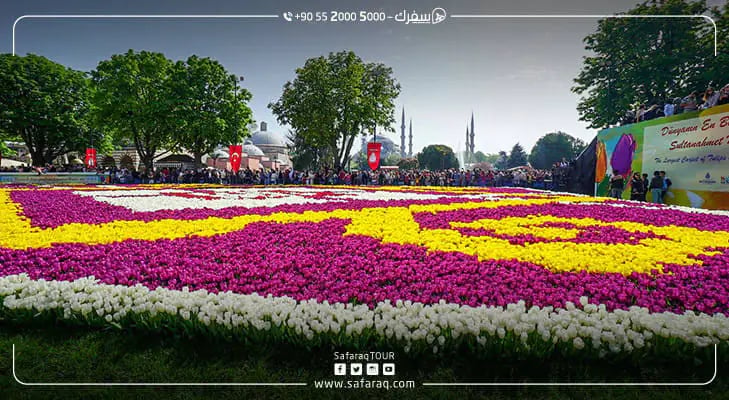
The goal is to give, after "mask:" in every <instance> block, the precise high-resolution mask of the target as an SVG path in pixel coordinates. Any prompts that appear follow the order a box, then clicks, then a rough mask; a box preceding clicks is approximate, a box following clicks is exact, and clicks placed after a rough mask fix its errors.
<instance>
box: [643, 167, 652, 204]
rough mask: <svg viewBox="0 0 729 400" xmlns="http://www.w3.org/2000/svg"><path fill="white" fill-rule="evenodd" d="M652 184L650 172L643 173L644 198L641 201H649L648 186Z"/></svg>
mask: <svg viewBox="0 0 729 400" xmlns="http://www.w3.org/2000/svg"><path fill="white" fill-rule="evenodd" d="M649 185H650V181H649V180H648V174H645V173H644V174H643V198H642V199H641V201H647V198H648V197H647V195H648V186H649Z"/></svg>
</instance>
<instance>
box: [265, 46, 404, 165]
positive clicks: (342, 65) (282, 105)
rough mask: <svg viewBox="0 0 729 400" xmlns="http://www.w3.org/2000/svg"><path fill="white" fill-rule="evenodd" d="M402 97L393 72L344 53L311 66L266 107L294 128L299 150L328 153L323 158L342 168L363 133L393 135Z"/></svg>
mask: <svg viewBox="0 0 729 400" xmlns="http://www.w3.org/2000/svg"><path fill="white" fill-rule="evenodd" d="M399 93H400V85H399V84H398V83H397V82H396V81H395V79H394V78H393V77H392V69H391V68H389V67H387V66H385V65H383V64H378V63H364V62H363V61H362V59H360V58H359V57H358V56H357V55H356V54H354V52H351V51H342V52H338V53H330V54H329V55H328V56H327V57H317V58H311V59H309V60H307V61H306V63H305V64H304V66H303V67H301V68H298V69H297V70H296V78H294V80H293V81H290V82H287V83H286V84H285V85H284V88H283V93H282V94H281V97H280V98H279V99H278V100H277V101H275V102H273V103H270V104H269V105H268V106H269V108H270V109H271V111H272V112H273V114H274V115H275V116H276V118H277V119H278V121H279V123H281V124H287V125H289V126H291V128H292V131H293V132H294V135H296V136H297V137H299V139H300V140H298V143H299V144H300V145H301V146H306V147H309V148H314V149H317V148H318V149H325V151H323V152H321V153H322V155H323V156H326V157H327V158H328V159H329V162H331V163H332V164H333V165H334V166H335V167H340V166H346V165H349V159H350V154H351V150H352V145H353V143H354V141H355V140H356V138H357V137H358V136H359V135H360V133H361V132H362V131H364V130H371V129H372V128H374V127H375V126H379V127H384V128H385V129H386V130H388V131H390V132H393V131H394V129H393V128H392V126H391V125H392V123H393V122H394V121H395V119H394V111H395V105H394V100H395V98H396V97H397V96H398V95H399ZM317 152H318V151H317ZM320 161H325V160H320Z"/></svg>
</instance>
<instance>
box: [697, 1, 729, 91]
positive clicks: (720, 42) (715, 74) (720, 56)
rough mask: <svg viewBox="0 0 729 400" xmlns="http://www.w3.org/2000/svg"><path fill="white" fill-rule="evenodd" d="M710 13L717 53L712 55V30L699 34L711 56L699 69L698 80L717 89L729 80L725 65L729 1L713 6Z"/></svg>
mask: <svg viewBox="0 0 729 400" xmlns="http://www.w3.org/2000/svg"><path fill="white" fill-rule="evenodd" d="M710 15H711V17H712V18H713V19H714V22H716V30H717V43H716V44H717V55H716V57H713V49H714V35H713V31H710V32H709V34H704V35H702V36H701V39H702V42H703V43H701V45H702V47H704V48H707V49H710V50H709V52H710V55H712V57H707V59H706V65H705V66H704V68H700V69H699V72H700V73H701V76H700V78H699V80H700V81H701V82H710V83H711V84H713V85H714V89H717V90H718V89H719V88H721V86H723V85H725V84H726V83H728V82H729V78H728V77H727V65H729V2H724V7H723V8H720V7H719V6H715V7H713V8H712V9H711V13H710Z"/></svg>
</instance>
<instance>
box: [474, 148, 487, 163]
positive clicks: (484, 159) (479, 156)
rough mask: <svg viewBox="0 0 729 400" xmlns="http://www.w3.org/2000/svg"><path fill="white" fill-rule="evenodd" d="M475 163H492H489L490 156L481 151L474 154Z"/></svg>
mask: <svg viewBox="0 0 729 400" xmlns="http://www.w3.org/2000/svg"><path fill="white" fill-rule="evenodd" d="M473 161H474V162H477V163H481V162H491V161H489V159H488V156H486V154H484V152H483V151H481V150H479V151H477V152H475V153H474V154H473Z"/></svg>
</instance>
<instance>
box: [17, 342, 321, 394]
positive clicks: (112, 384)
mask: <svg viewBox="0 0 729 400" xmlns="http://www.w3.org/2000/svg"><path fill="white" fill-rule="evenodd" d="M12 371H13V379H15V382H18V383H19V384H21V385H23V386H308V383H306V382H231V383H208V382H200V383H197V382H179V383H176V382H160V383H154V382H139V383H134V382H131V383H130V382H104V383H94V382H88V383H87V382H68V383H66V382H23V381H21V380H20V379H18V375H16V373H15V343H13V358H12Z"/></svg>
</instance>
